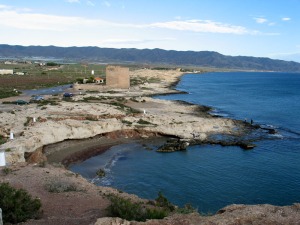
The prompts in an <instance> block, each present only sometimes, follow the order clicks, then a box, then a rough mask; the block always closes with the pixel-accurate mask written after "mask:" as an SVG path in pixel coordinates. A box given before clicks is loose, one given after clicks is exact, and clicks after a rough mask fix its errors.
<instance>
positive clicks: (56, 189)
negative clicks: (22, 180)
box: [45, 179, 82, 193]
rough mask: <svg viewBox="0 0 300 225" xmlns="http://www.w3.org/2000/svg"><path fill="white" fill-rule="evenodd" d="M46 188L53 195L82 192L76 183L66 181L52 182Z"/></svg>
mask: <svg viewBox="0 0 300 225" xmlns="http://www.w3.org/2000/svg"><path fill="white" fill-rule="evenodd" d="M45 188H46V190H48V191H49V192H53V193H62V192H71V191H82V190H80V189H79V188H78V187H77V185H76V184H75V183H73V182H71V181H68V180H64V179H58V180H51V181H49V182H48V183H47V184H46V186H45Z"/></svg>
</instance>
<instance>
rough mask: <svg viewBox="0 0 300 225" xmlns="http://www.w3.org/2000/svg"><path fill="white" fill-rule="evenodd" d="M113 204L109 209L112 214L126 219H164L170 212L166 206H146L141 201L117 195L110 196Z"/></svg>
mask: <svg viewBox="0 0 300 225" xmlns="http://www.w3.org/2000/svg"><path fill="white" fill-rule="evenodd" d="M109 198H110V200H111V205H110V206H109V208H108V210H109V213H110V216H113V217H120V218H122V219H126V220H135V221H146V220H147V219H163V218H164V217H166V216H167V215H168V213H169V211H168V210H166V209H165V208H153V207H151V208H150V207H149V206H148V207H146V206H145V205H143V203H141V202H132V201H131V200H130V199H126V198H121V197H118V196H115V195H111V196H110V197H109Z"/></svg>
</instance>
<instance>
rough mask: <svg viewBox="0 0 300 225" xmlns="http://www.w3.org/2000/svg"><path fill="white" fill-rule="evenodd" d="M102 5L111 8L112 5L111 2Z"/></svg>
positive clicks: (104, 2)
mask: <svg viewBox="0 0 300 225" xmlns="http://www.w3.org/2000/svg"><path fill="white" fill-rule="evenodd" d="M102 4H103V5H104V6H106V7H111V4H110V2H109V1H103V2H102Z"/></svg>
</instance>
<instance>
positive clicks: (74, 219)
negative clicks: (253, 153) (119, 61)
mask: <svg viewBox="0 0 300 225" xmlns="http://www.w3.org/2000/svg"><path fill="white" fill-rule="evenodd" d="M181 75H182V73H181V72H180V71H176V70H168V71H158V70H145V69H143V70H135V71H131V74H130V77H131V80H132V81H134V85H133V86H132V87H131V88H130V89H129V90H122V89H114V90H109V91H105V92H86V93H80V92H77V93H75V96H74V97H73V98H72V99H62V98H61V96H47V99H46V100H45V101H44V102H43V103H36V104H29V105H22V106H20V105H12V106H10V108H9V107H8V108H6V110H4V111H2V112H1V114H0V116H1V121H0V136H2V137H4V138H6V139H7V142H6V143H3V144H2V145H0V150H1V151H3V152H5V157H6V162H7V164H8V167H10V168H11V170H12V171H13V173H10V174H4V173H2V174H1V175H0V180H1V181H5V182H9V183H11V184H12V185H14V186H16V187H22V188H24V189H26V190H28V191H29V192H30V193H31V194H32V195H34V196H37V197H39V198H40V199H41V201H42V205H43V210H44V216H43V217H42V218H41V219H40V220H34V221H30V222H27V223H26V224H91V223H95V222H96V220H97V218H99V219H98V221H97V222H96V224H143V223H138V222H128V221H125V220H122V219H118V218H107V217H106V216H107V213H106V211H105V208H106V207H107V206H108V205H109V200H108V199H107V198H106V197H105V196H106V195H107V194H109V193H114V194H117V195H122V196H126V197H130V198H133V199H138V197H136V196H133V195H128V194H126V193H120V192H119V191H117V190H115V189H113V188H105V187H96V186H95V185H93V184H90V183H89V182H88V181H87V180H85V179H83V178H82V177H81V176H79V175H78V174H74V173H71V172H69V171H68V170H66V169H65V168H64V167H63V166H62V165H61V164H63V165H65V166H68V165H69V164H71V163H74V162H77V161H80V160H84V159H86V158H89V157H91V156H93V155H96V154H100V153H101V152H103V151H106V150H107V149H108V148H109V147H110V146H113V145H116V144H119V143H124V142H126V141H128V140H130V139H133V138H136V139H137V138H138V139H147V138H151V137H154V136H165V137H172V138H175V141H173V142H172V143H166V145H165V147H162V148H161V149H159V151H161V152H170V151H176V150H184V149H185V148H186V147H187V146H188V145H189V144H199V143H213V144H222V145H239V146H241V147H242V148H246V149H247V148H248V147H249V148H251V147H252V145H251V144H250V143H248V142H247V141H246V142H245V141H244V139H243V138H241V137H244V136H245V135H246V134H248V133H249V132H251V131H252V130H253V129H255V128H254V127H252V126H251V125H250V124H248V123H245V122H243V121H238V120H233V119H228V118H221V117H214V116H212V115H210V114H209V113H208V112H209V108H207V107H204V106H197V105H191V104H187V103H184V102H178V101H166V100H159V99H154V98H151V97H150V96H152V95H157V94H171V93H174V94H175V93H178V91H177V90H174V89H172V88H171V87H172V85H174V83H176V82H177V81H178V80H179V79H180V76H181ZM23 97H24V98H27V96H23ZM3 101H4V100H3ZM11 133H13V134H14V138H13V139H11V140H9V137H10V135H11ZM214 135H224V136H226V137H230V138H229V139H225V140H221V141H220V140H214V139H213V138H212V137H213V136H214ZM229 140H230V141H229ZM50 159H51V160H50ZM47 161H50V162H51V163H47ZM57 179H58V180H59V179H64V180H69V181H70V182H73V183H74V184H76V185H77V186H78V189H80V190H84V191H83V192H71V193H59V194H53V193H48V192H47V191H46V190H45V185H47V183H49V182H50V181H51V180H57ZM91 199H93V200H91ZM91 202H92V203H91ZM77 203H78V204H77ZM62 212H63V213H62ZM299 212H300V207H299V204H295V205H294V206H286V207H277V206H270V205H258V206H245V205H232V206H228V207H226V208H224V209H221V210H220V211H219V212H218V213H217V214H216V215H213V216H205V217H204V216H201V215H199V214H198V213H192V214H188V215H184V214H174V215H172V216H170V217H167V218H165V219H164V220H159V221H158V220H151V221H147V222H145V224H245V223H248V224H297V222H298V221H300V216H299V214H300V213H299ZM298 224H299V223H298Z"/></svg>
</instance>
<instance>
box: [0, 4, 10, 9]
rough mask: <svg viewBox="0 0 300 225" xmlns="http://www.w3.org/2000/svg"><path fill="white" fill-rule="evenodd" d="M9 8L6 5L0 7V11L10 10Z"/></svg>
mask: <svg viewBox="0 0 300 225" xmlns="http://www.w3.org/2000/svg"><path fill="white" fill-rule="evenodd" d="M10 8H11V7H10V6H8V5H0V10H3V9H10Z"/></svg>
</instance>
